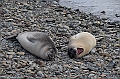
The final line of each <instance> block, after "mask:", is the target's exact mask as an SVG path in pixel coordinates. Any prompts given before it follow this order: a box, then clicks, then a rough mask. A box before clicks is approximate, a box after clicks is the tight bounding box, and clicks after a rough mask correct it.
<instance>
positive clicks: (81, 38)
mask: <svg viewBox="0 0 120 79" xmlns="http://www.w3.org/2000/svg"><path fill="white" fill-rule="evenodd" d="M95 45H96V39H95V37H94V36H93V35H92V34H90V33H88V32H81V33H78V34H76V35H74V36H72V37H71V38H70V40H69V44H68V55H69V57H70V58H80V57H82V56H84V55H86V54H88V53H89V52H90V51H91V49H92V48H93V47H94V46H95Z"/></svg>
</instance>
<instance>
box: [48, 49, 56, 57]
mask: <svg viewBox="0 0 120 79" xmlns="http://www.w3.org/2000/svg"><path fill="white" fill-rule="evenodd" d="M55 54H56V53H55V50H54V49H50V51H49V53H48V58H49V59H54V58H55Z"/></svg>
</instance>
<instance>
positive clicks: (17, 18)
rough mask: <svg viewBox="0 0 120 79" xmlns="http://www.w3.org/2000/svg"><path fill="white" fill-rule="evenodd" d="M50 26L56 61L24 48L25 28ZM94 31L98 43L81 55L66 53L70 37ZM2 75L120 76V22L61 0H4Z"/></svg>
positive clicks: (51, 78) (0, 11)
mask: <svg viewBox="0 0 120 79" xmlns="http://www.w3.org/2000/svg"><path fill="white" fill-rule="evenodd" d="M29 31H32V32H34V31H38V32H45V33H46V34H47V35H48V36H49V37H50V38H51V39H52V40H53V41H54V43H55V46H56V48H57V50H58V54H57V56H56V58H55V59H54V60H53V61H45V60H42V59H40V58H38V57H36V56H34V55H32V54H30V53H29V52H28V51H26V50H25V49H23V48H22V47H21V45H20V44H19V43H18V41H17V40H15V38H13V39H6V38H7V37H12V36H13V35H15V34H18V33H21V32H29ZM79 32H89V33H91V34H93V35H94V36H95V37H96V40H97V44H96V46H95V48H93V50H91V52H90V53H89V54H88V55H86V56H83V57H82V58H79V59H71V58H69V56H68V55H67V52H68V51H67V46H68V42H69V38H70V37H71V36H72V35H75V34H77V33H79ZM0 40H1V41H0V79H119V78H120V23H119V22H115V21H110V20H109V19H108V18H99V17H97V16H94V15H92V14H91V13H90V14H86V13H84V12H81V11H80V10H79V9H75V10H73V9H71V8H67V7H64V6H61V5H59V3H58V2H57V0H55V1H54V0H0Z"/></svg>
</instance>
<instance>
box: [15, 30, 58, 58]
mask: <svg viewBox="0 0 120 79" xmlns="http://www.w3.org/2000/svg"><path fill="white" fill-rule="evenodd" d="M16 39H17V40H18V42H19V43H20V44H21V45H22V47H23V48H24V49H26V50H27V51H29V52H30V53H32V54H33V55H35V56H37V57H40V58H42V59H45V60H51V59H54V57H55V55H56V53H57V50H56V47H55V45H54V43H53V41H52V40H51V39H50V38H49V37H48V36H47V35H46V34H45V33H43V32H24V33H20V34H18V36H17V37H16Z"/></svg>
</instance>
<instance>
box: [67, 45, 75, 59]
mask: <svg viewBox="0 0 120 79" xmlns="http://www.w3.org/2000/svg"><path fill="white" fill-rule="evenodd" d="M68 55H69V57H70V58H75V56H76V50H75V49H74V48H73V47H70V48H68Z"/></svg>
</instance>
